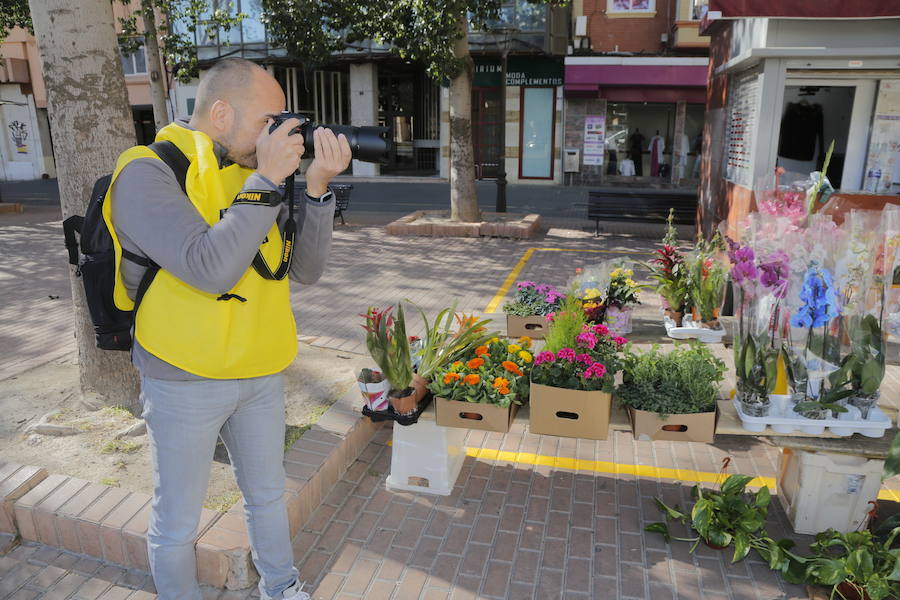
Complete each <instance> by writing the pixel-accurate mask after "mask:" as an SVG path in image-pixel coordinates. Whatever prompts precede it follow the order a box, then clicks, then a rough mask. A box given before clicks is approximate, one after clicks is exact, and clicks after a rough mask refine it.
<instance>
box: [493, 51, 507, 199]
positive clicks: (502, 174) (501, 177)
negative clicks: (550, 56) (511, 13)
mask: <svg viewBox="0 0 900 600" xmlns="http://www.w3.org/2000/svg"><path fill="white" fill-rule="evenodd" d="M508 52H509V39H508V34H506V35H505V37H504V40H503V52H502V54H501V56H500V160H499V163H500V164H499V166H498V170H497V202H496V207H495V210H496V211H497V212H506V55H507V53H508Z"/></svg>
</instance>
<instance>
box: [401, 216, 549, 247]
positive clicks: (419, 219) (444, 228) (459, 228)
mask: <svg viewBox="0 0 900 600" xmlns="http://www.w3.org/2000/svg"><path fill="white" fill-rule="evenodd" d="M440 215H443V216H445V217H446V215H447V211H445V210H417V211H415V212H413V213H410V214H408V215H406V216H403V217H400V218H399V219H397V220H396V221H393V222H391V223H388V224H387V226H386V227H385V231H386V232H387V233H388V235H420V236H430V237H502V238H513V239H517V240H527V239H531V238H533V237H534V236H536V235H537V234H538V231H539V230H540V226H541V216H540V215H538V214H530V215H526V214H516V213H491V212H485V213H482V215H484V216H485V217H488V216H493V217H495V218H497V219H502V220H494V221H480V222H477V223H452V222H449V221H448V222H442V223H435V222H433V221H428V220H425V219H424V217H428V216H440Z"/></svg>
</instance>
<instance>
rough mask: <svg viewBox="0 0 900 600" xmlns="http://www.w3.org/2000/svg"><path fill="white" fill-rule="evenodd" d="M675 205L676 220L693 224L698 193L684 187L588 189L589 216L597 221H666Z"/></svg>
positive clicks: (683, 223)
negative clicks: (685, 189) (665, 188)
mask: <svg viewBox="0 0 900 600" xmlns="http://www.w3.org/2000/svg"><path fill="white" fill-rule="evenodd" d="M670 208H673V209H675V223H677V224H679V225H693V224H694V219H695V217H696V215H697V194H696V193H695V192H686V191H683V190H647V189H628V188H621V189H619V188H608V189H598V190H590V191H589V192H588V206H587V212H588V219H592V220H593V221H594V222H595V223H596V229H595V231H594V233H595V235H598V236H599V235H600V221H601V220H602V221H644V222H646V221H660V222H665V220H666V219H667V218H668V216H669V209H670Z"/></svg>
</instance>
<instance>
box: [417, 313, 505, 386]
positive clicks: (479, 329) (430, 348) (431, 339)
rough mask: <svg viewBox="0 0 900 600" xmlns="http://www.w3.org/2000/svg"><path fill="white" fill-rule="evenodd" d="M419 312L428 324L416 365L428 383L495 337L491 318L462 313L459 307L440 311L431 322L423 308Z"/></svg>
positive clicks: (418, 371)
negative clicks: (468, 352)
mask: <svg viewBox="0 0 900 600" xmlns="http://www.w3.org/2000/svg"><path fill="white" fill-rule="evenodd" d="M419 313H420V314H421V315H422V321H423V322H424V323H425V331H424V332H423V334H422V337H421V338H420V342H419V344H418V349H417V350H416V351H415V352H414V355H413V359H414V361H413V362H416V363H417V364H418V368H417V369H416V372H417V373H418V374H419V376H421V377H422V378H424V379H426V380H428V379H431V377H432V376H433V375H434V374H435V373H436V372H437V371H439V370H440V369H443V368H444V367H446V366H447V365H449V364H450V363H452V362H453V361H454V360H456V359H457V358H458V357H460V356H462V354H463V353H465V352H466V351H467V350H469V349H470V348H474V347H475V346H479V345H481V344H482V343H484V342H485V341H487V340H488V339H489V338H491V337H493V336H494V335H495V332H489V331H488V330H487V326H488V325H489V324H490V322H491V320H490V319H476V318H470V317H467V316H466V315H461V314H458V313H457V312H456V305H454V306H452V307H450V308H445V309H444V310H442V311H441V312H439V313H438V315H437V317H435V319H434V321H433V322H432V321H429V320H428V316H427V315H426V314H425V311H423V310H422V309H421V308H419ZM454 321H455V325H454Z"/></svg>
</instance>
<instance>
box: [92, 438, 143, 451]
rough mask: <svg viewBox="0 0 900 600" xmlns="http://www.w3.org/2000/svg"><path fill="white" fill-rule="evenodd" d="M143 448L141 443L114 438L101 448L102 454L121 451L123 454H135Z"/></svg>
mask: <svg viewBox="0 0 900 600" xmlns="http://www.w3.org/2000/svg"><path fill="white" fill-rule="evenodd" d="M140 449H141V444H139V443H137V442H129V441H126V440H112V441H109V442H106V443H105V444H103V447H102V448H100V453H101V454H115V453H117V452H121V453H122V454H133V453H134V452H137V451H138V450H140Z"/></svg>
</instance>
